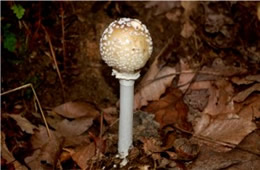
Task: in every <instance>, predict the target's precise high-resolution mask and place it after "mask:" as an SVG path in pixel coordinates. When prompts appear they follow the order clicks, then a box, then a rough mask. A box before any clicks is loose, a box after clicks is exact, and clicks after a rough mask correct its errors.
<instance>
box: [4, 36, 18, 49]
mask: <svg viewBox="0 0 260 170" xmlns="http://www.w3.org/2000/svg"><path fill="white" fill-rule="evenodd" d="M4 48H5V49H7V50H8V51H10V52H14V51H15V49H16V37H15V34H14V33H11V32H9V33H8V34H6V35H5V36H4Z"/></svg>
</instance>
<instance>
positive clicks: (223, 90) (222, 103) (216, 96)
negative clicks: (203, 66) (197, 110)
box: [203, 79, 239, 116]
mask: <svg viewBox="0 0 260 170" xmlns="http://www.w3.org/2000/svg"><path fill="white" fill-rule="evenodd" d="M209 95H210V96H209V100H208V104H207V106H206V108H205V109H204V111H203V113H206V114H209V115H212V116H214V115H219V114H234V113H236V112H237V111H238V109H239V105H236V106H237V107H235V104H234V101H233V100H232V96H233V95H234V89H233V86H232V85H231V83H229V82H228V81H226V80H224V79H220V80H218V81H215V82H212V84H211V87H210V88H209Z"/></svg>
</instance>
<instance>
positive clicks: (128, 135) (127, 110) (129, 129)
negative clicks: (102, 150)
mask: <svg viewBox="0 0 260 170" xmlns="http://www.w3.org/2000/svg"><path fill="white" fill-rule="evenodd" d="M119 82H120V115H119V116H120V117H119V139H118V153H119V155H120V157H121V158H125V157H126V156H127V155H128V150H129V148H130V147H131V146H132V143H133V105H134V80H123V79H121V80H120V81H119Z"/></svg>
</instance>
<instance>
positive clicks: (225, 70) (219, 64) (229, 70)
mask: <svg viewBox="0 0 260 170" xmlns="http://www.w3.org/2000/svg"><path fill="white" fill-rule="evenodd" d="M201 71H202V72H207V73H209V74H218V75H221V76H227V77H230V76H235V75H243V74H245V73H247V69H246V68H244V67H242V66H241V67H235V66H232V65H225V64H224V61H223V60H222V59H221V58H216V59H215V60H214V61H213V64H212V66H211V67H208V66H204V67H203V68H202V69H201Z"/></svg>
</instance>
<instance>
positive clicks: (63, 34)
mask: <svg viewBox="0 0 260 170" xmlns="http://www.w3.org/2000/svg"><path fill="white" fill-rule="evenodd" d="M61 3H62V2H61ZM60 14H61V32H62V36H61V42H62V54H63V67H64V69H65V67H66V61H67V58H66V48H65V28H64V9H63V7H62V4H61V7H60Z"/></svg>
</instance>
